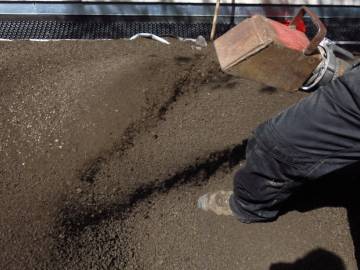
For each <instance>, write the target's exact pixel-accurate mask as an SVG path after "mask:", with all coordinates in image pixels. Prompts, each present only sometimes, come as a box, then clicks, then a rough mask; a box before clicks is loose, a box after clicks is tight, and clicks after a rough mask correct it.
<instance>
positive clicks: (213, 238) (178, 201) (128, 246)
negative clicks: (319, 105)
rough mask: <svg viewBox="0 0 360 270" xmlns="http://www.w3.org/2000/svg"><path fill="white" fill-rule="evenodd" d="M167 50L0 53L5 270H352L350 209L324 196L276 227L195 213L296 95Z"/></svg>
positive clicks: (88, 46) (23, 45)
mask: <svg viewBox="0 0 360 270" xmlns="http://www.w3.org/2000/svg"><path fill="white" fill-rule="evenodd" d="M171 43H172V44H171V45H170V46H166V45H163V44H160V43H157V42H154V41H149V40H137V41H134V42H130V41H57V42H41V43H40V42H3V43H0V70H1V72H0V130H1V133H0V153H1V154H0V239H1V241H0V250H1V252H0V269H247V270H251V269H272V270H281V269H336V270H342V269H348V270H350V269H357V267H356V260H355V256H354V252H356V251H357V243H358V241H357V239H358V233H357V230H356V228H357V225H358V224H359V222H358V218H356V217H357V215H356V213H357V212H356V209H355V208H354V207H353V206H354V205H355V202H354V201H351V202H352V204H351V205H350V206H349V204H347V201H346V200H345V201H344V200H340V201H336V200H335V197H336V196H335V197H331V196H330V197H329V198H327V197H325V198H323V193H324V186H321V187H320V188H319V187H314V188H310V190H309V191H306V193H305V194H303V195H302V196H300V198H302V200H300V203H299V201H298V200H294V201H295V202H294V205H295V207H292V208H291V207H290V208H291V211H289V212H288V213H286V214H284V215H283V216H281V217H280V218H279V219H278V220H277V221H275V222H273V223H266V224H252V225H245V224H241V223H239V222H238V221H236V220H235V219H232V218H229V217H216V216H213V215H211V214H210V213H206V212H202V211H200V210H198V209H196V199H197V197H198V196H200V195H202V194H203V193H206V192H208V191H212V190H217V189H230V188H231V182H232V175H233V174H234V172H235V171H236V170H237V169H239V168H240V167H241V166H242V165H243V164H244V162H245V156H244V149H245V143H244V140H246V138H247V137H248V136H249V135H250V133H251V130H252V129H253V128H255V127H256V125H257V124H259V123H261V122H262V121H264V120H266V119H268V118H270V117H271V116H272V115H274V114H276V113H278V112H279V111H281V110H282V109H284V108H286V107H288V106H290V105H291V104H293V103H295V102H296V101H298V100H299V99H301V98H302V97H303V96H304V94H302V93H286V92H281V91H277V90H275V89H269V88H267V87H265V86H264V85H259V84H256V83H253V82H249V81H246V80H242V79H239V78H234V77H231V76H228V75H225V74H223V73H222V72H221V71H220V70H219V68H218V64H217V61H216V57H215V54H214V51H213V49H212V47H211V46H209V48H207V49H203V50H201V51H199V50H196V49H193V48H191V46H190V44H183V43H179V42H177V41H175V40H171ZM325 189H326V188H325ZM334 191H335V192H334ZM337 191H338V190H337V189H336V185H335V188H334V190H333V193H334V194H335V195H336V194H337V193H338V192H337ZM340 191H341V194H343V196H342V197H346V198H348V197H350V195H353V193H351V190H339V192H340ZM333 193H331V194H333ZM344 194H345V195H344ZM346 194H348V195H349V196H347V195H346ZM304 198H305V199H304ZM319 198H323V200H320V199H319ZM334 200H335V201H336V202H338V203H334V204H333V203H332V202H333V201H334ZM304 201H306V202H307V205H306V207H307V209H305V210H304V209H300V208H303V205H302V203H301V202H304ZM319 202H320V203H319ZM299 204H300V206H299ZM330 206H331V207H330ZM294 208H295V209H297V210H293V209H294ZM298 210H300V211H298ZM349 225H350V226H349ZM354 244H355V245H354ZM354 247H355V248H354Z"/></svg>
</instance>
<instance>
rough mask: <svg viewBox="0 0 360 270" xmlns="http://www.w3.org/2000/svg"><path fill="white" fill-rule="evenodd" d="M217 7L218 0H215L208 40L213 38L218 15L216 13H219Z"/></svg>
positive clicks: (218, 4)
mask: <svg viewBox="0 0 360 270" xmlns="http://www.w3.org/2000/svg"><path fill="white" fill-rule="evenodd" d="M219 8H220V0H216V6H215V11H214V18H213V22H212V27H211V34H210V40H214V38H215V33H216V22H217V17H218V14H219Z"/></svg>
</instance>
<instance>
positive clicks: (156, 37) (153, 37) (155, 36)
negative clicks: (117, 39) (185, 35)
mask: <svg viewBox="0 0 360 270" xmlns="http://www.w3.org/2000/svg"><path fill="white" fill-rule="evenodd" d="M139 37H145V38H151V39H154V40H157V41H159V42H161V43H164V44H167V45H170V42H169V41H167V40H166V39H164V38H161V37H159V36H157V35H154V34H151V33H139V34H136V35H133V36H132V37H131V38H129V40H134V39H137V38H139Z"/></svg>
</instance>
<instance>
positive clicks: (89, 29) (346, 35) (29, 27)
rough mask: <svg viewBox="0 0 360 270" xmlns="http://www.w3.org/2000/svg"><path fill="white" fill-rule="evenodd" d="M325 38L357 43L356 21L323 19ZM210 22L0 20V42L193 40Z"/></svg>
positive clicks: (204, 33) (78, 18)
mask: <svg viewBox="0 0 360 270" xmlns="http://www.w3.org/2000/svg"><path fill="white" fill-rule="evenodd" d="M324 22H325V24H326V26H327V28H328V35H327V36H328V37H329V38H330V39H333V40H350V41H360V35H359V30H358V29H360V27H359V26H360V23H359V22H360V20H359V19H346V18H343V19H325V20H324ZM231 26H232V25H230V24H228V23H219V24H218V25H217V35H218V36H219V35H221V34H223V33H224V32H226V31H227V30H228V29H230V28H231ZM210 31H211V23H210V22H201V20H200V18H199V20H197V19H196V18H192V21H191V22H187V23H185V22H183V21H182V19H181V18H180V19H179V18H177V21H176V22H174V21H173V22H171V21H170V22H169V21H167V22H164V21H157V19H156V18H151V17H148V18H142V19H141V20H139V18H136V19H134V20H132V19H131V18H130V19H129V18H127V19H126V20H124V19H123V17H119V18H117V17H115V18H114V17H112V18H111V19H108V18H107V19H99V18H97V17H96V16H94V17H91V18H89V17H84V19H83V18H82V17H81V16H75V17H71V18H70V19H69V18H64V17H62V18H56V17H54V18H51V17H50V18H46V19H43V18H37V17H36V16H35V17H31V18H21V17H20V18H19V17H15V18H11V19H9V18H1V17H0V38H2V39H116V38H128V37H131V36H132V35H135V34H137V33H140V32H147V33H153V34H156V35H158V36H174V37H188V38H195V37H197V36H198V35H202V36H204V37H205V38H209V34H210Z"/></svg>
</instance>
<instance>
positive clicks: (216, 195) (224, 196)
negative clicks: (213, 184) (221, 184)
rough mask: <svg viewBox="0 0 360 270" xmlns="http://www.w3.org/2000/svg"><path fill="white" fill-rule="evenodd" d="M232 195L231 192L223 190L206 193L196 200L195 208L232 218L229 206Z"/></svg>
mask: <svg viewBox="0 0 360 270" xmlns="http://www.w3.org/2000/svg"><path fill="white" fill-rule="evenodd" d="M232 194H233V192H232V191H224V190H220V191H216V192H213V193H206V194H205V195H202V196H201V197H200V198H199V199H198V202H197V207H198V208H200V209H202V210H205V211H211V212H214V213H215V214H216V215H223V216H232V215H233V212H232V211H231V209H230V205H229V199H230V196H231V195H232Z"/></svg>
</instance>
